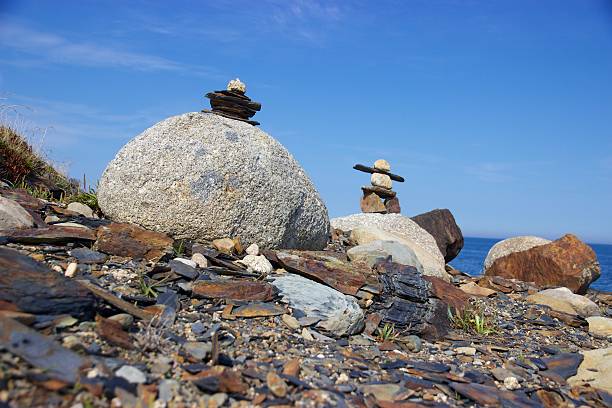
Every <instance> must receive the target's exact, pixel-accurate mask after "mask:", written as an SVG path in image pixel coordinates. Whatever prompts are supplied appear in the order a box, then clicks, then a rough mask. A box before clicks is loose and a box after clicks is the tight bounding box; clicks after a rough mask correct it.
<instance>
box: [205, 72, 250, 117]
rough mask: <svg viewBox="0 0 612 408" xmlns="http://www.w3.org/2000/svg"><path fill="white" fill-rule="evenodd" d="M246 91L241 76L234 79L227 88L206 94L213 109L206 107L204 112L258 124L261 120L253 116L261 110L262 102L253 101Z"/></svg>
mask: <svg viewBox="0 0 612 408" xmlns="http://www.w3.org/2000/svg"><path fill="white" fill-rule="evenodd" d="M245 92H246V85H245V84H244V83H243V82H241V81H240V79H239V78H236V79H232V80H231V81H229V83H228V84H227V90H225V91H214V92H209V93H207V94H206V97H207V98H208V99H210V106H211V108H212V111H209V110H207V109H204V110H203V111H202V112H212V113H215V114H217V115H220V116H225V117H226V118H230V119H236V120H241V121H243V122H246V123H250V124H251V125H253V126H257V125H259V122H257V121H254V120H251V118H252V117H253V116H254V115H255V114H256V113H257V112H259V111H260V110H261V103H259V102H254V101H252V100H251V98H249V97H248V96H246V95H245Z"/></svg>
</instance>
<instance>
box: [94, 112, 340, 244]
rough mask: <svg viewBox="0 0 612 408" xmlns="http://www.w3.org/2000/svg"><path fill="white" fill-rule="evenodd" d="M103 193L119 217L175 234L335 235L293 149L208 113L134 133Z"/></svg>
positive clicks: (317, 238)
mask: <svg viewBox="0 0 612 408" xmlns="http://www.w3.org/2000/svg"><path fill="white" fill-rule="evenodd" d="M98 200H99V203H100V207H101V209H102V211H103V212H104V214H106V215H107V216H108V217H110V218H111V219H113V220H115V221H119V222H129V223H135V224H138V225H141V226H143V227H145V228H147V229H150V230H154V231H158V232H162V233H166V234H168V235H171V236H173V237H174V238H177V239H181V238H189V239H194V240H198V241H211V240H213V239H217V238H223V237H239V238H240V239H241V241H242V243H243V244H246V245H248V244H250V243H254V242H256V243H258V244H259V245H261V246H264V247H268V248H298V249H322V248H323V247H324V246H325V245H326V243H327V239H328V235H329V219H328V215H327V209H326V207H325V205H324V204H323V202H322V200H321V198H320V197H319V194H318V192H317V191H316V189H315V187H314V186H313V184H312V182H311V181H310V179H309V178H308V176H307V175H306V173H305V172H304V170H303V169H302V168H301V167H300V165H299V164H298V163H297V161H296V160H295V159H294V158H293V157H292V156H291V154H289V152H288V151H287V150H286V149H285V148H284V147H283V146H282V145H281V144H280V143H278V142H277V141H276V140H275V139H273V138H272V137H271V136H270V135H268V134H267V133H265V132H263V131H262V130H260V129H259V128H257V127H254V126H251V125H249V124H247V123H244V122H240V121H237V120H232V119H227V118H224V117H222V116H218V115H214V114H210V113H199V112H194V113H186V114H183V115H179V116H174V117H171V118H168V119H166V120H164V121H162V122H160V123H158V124H156V125H154V126H153V127H151V128H149V129H147V130H146V131H144V132H143V133H142V134H141V135H139V136H137V137H136V138H135V139H133V140H132V141H130V142H129V143H128V144H127V145H126V146H124V147H123V148H122V149H121V151H119V153H118V154H117V156H116V157H115V159H114V160H113V161H112V162H111V163H110V164H109V165H108V167H107V168H106V170H105V171H104V174H103V175H102V178H101V180H100V184H99V189H98Z"/></svg>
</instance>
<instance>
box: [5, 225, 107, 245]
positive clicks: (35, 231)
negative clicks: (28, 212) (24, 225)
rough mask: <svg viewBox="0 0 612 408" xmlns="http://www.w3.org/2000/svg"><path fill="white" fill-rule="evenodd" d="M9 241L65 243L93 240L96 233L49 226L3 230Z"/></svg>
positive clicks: (76, 228) (88, 230)
mask: <svg viewBox="0 0 612 408" xmlns="http://www.w3.org/2000/svg"><path fill="white" fill-rule="evenodd" d="M2 235H5V236H6V238H7V240H8V241H9V242H14V243H20V244H66V243H70V242H90V241H95V239H96V235H95V233H94V231H92V230H90V229H89V228H79V227H71V226H55V225H54V226H50V227H48V228H32V229H22V230H12V231H8V232H4V233H3V234H2Z"/></svg>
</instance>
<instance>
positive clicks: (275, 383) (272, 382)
mask: <svg viewBox="0 0 612 408" xmlns="http://www.w3.org/2000/svg"><path fill="white" fill-rule="evenodd" d="M266 385H267V386H268V388H269V389H270V391H271V392H272V394H274V395H275V396H277V397H279V398H283V397H284V396H285V395H287V383H286V382H285V380H283V379H282V378H280V377H279V376H278V374H276V373H275V372H274V371H270V372H268V374H267V375H266Z"/></svg>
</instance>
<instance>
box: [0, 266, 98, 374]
mask: <svg viewBox="0 0 612 408" xmlns="http://www.w3.org/2000/svg"><path fill="white" fill-rule="evenodd" d="M1 275H2V274H1V273H0V276H1ZM0 346H1V347H2V348H5V349H7V350H9V351H10V352H11V353H13V354H15V355H17V356H19V357H21V358H23V359H24V360H25V361H27V362H28V363H30V364H32V365H33V366H35V367H39V368H40V369H41V370H43V371H44V373H45V375H46V376H48V377H50V378H54V379H58V380H60V381H62V382H65V383H68V384H74V383H76V382H77V381H78V379H79V369H80V368H81V367H82V366H83V365H84V364H85V363H86V360H85V359H84V358H82V357H81V356H79V355H78V354H76V353H74V352H72V351H70V350H68V349H66V348H64V347H62V346H60V345H59V344H57V343H55V342H54V341H53V340H52V339H51V338H49V337H46V336H43V335H42V334H40V333H38V332H37V331H35V330H32V329H30V328H28V327H27V326H24V325H22V324H21V323H18V322H16V321H15V320H13V319H10V318H6V317H2V316H0Z"/></svg>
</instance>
